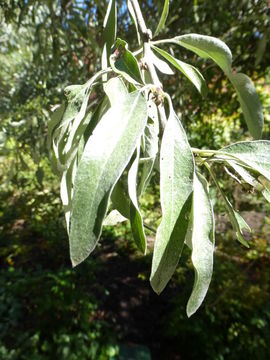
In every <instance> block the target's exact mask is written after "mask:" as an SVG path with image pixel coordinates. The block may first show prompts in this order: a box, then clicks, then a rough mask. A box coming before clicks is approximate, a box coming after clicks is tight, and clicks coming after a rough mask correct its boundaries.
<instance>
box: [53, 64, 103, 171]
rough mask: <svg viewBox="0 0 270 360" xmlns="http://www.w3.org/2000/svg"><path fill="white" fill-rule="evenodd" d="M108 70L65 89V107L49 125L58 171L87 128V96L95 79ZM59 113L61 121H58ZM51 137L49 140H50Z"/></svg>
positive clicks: (66, 161)
mask: <svg viewBox="0 0 270 360" xmlns="http://www.w3.org/2000/svg"><path fill="white" fill-rule="evenodd" d="M106 72H108V70H101V71H99V72H98V73H96V74H95V75H94V76H93V77H92V78H91V79H89V80H88V81H87V82H86V83H85V84H83V85H72V86H68V87H67V88H66V89H65V92H66V96H67V105H66V107H65V108H64V107H61V108H60V109H59V113H56V114H55V116H56V117H58V119H52V122H51V124H50V127H51V129H52V131H50V134H51V137H50V138H49V140H48V141H51V142H52V146H53V150H54V154H55V158H56V165H57V169H58V171H59V172H60V173H62V172H63V171H65V170H66V169H67V168H68V167H69V166H70V163H71V162H72V160H73V158H74V156H75V155H76V153H77V148H78V144H79V141H80V138H81V136H82V135H83V133H84V131H85V130H86V128H87V125H88V123H89V121H90V118H91V116H89V114H87V111H88V109H87V105H88V101H89V96H90V93H91V90H92V87H93V85H94V84H95V82H96V80H97V79H98V78H99V77H101V76H102V75H103V74H105V73H106ZM59 115H61V121H59ZM50 139H51V140H50Z"/></svg>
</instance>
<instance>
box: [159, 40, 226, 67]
mask: <svg viewBox="0 0 270 360" xmlns="http://www.w3.org/2000/svg"><path fill="white" fill-rule="evenodd" d="M154 43H156V44H160V43H174V44H177V45H180V46H182V47H184V48H186V49H188V50H191V51H193V52H194V53H195V54H197V55H199V56H200V57H202V58H204V59H212V60H213V61H214V62H215V63H216V64H217V65H218V66H219V67H221V69H222V70H223V71H224V72H225V73H226V74H228V73H230V72H231V65H232V53H231V50H230V49H229V48H228V46H227V45H226V44H225V43H224V42H223V41H221V40H220V39H217V38H215V37H213V36H206V35H199V34H185V35H181V36H176V37H174V38H172V39H165V40H158V41H156V42H154Z"/></svg>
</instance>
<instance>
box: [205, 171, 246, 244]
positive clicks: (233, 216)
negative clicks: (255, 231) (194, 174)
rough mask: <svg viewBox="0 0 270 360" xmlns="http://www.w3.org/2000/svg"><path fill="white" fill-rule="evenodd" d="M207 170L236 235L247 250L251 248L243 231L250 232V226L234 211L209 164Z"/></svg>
mask: <svg viewBox="0 0 270 360" xmlns="http://www.w3.org/2000/svg"><path fill="white" fill-rule="evenodd" d="M205 166H206V168H207V169H208V171H209V172H210V174H211V176H212V178H213V180H214V182H215V184H216V186H217V188H218V190H219V192H220V194H221V196H222V198H223V200H224V204H225V207H226V210H227V212H228V215H229V218H230V221H231V224H232V227H233V228H234V230H235V234H236V236H237V240H238V241H239V242H240V243H241V244H242V245H244V246H246V247H247V248H248V247H249V245H248V243H247V241H246V240H245V239H244V237H243V229H246V230H248V231H251V230H250V227H249V226H248V224H247V223H246V222H245V220H244V219H243V218H242V216H241V215H240V214H239V213H238V212H237V211H235V210H234V208H233V206H232V204H231V202H230V201H229V199H228V198H227V196H226V194H225V193H224V191H223V190H222V188H221V187H220V185H219V182H218V180H217V179H216V176H215V174H214V173H213V171H212V170H211V167H210V166H209V165H208V164H205Z"/></svg>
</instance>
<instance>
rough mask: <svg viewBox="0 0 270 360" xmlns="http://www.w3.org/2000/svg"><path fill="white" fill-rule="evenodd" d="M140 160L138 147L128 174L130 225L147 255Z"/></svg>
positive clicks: (134, 236)
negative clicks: (139, 185)
mask: <svg viewBox="0 0 270 360" xmlns="http://www.w3.org/2000/svg"><path fill="white" fill-rule="evenodd" d="M139 159H140V146H137V155H136V158H135V160H134V162H133V164H132V165H131V168H130V170H129V172H128V193H129V197H130V200H131V201H130V225H131V230H132V234H133V238H134V241H135V243H136V245H137V246H138V248H139V249H140V250H141V251H142V253H144V254H145V253H146V237H145V233H144V227H143V219H142V215H141V212H140V209H139V204H138V200H137V173H138V166H139Z"/></svg>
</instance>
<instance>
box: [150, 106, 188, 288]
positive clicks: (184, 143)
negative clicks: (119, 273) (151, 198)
mask: <svg viewBox="0 0 270 360" xmlns="http://www.w3.org/2000/svg"><path fill="white" fill-rule="evenodd" d="M170 106H171V110H170V116H169V119H168V122H167V124H166V127H165V130H164V134H163V138H162V143H161V150H160V201H161V208H162V220H161V223H160V225H159V227H158V230H157V235H156V240H155V246H154V253H153V261H152V271H151V278H150V281H151V285H152V287H153V289H154V291H155V292H156V293H158V294H160V293H161V292H162V290H163V289H164V288H165V286H166V285H167V283H168V281H169V280H170V278H171V276H172V275H173V273H174V271H175V269H176V266H177V264H178V261H179V258H180V255H181V252H182V248H183V245H184V241H185V236H186V232H187V226H188V221H189V215H190V210H191V201H192V200H191V195H192V189H193V174H194V160H193V155H192V152H191V149H190V146H189V143H188V140H187V137H186V133H185V131H184V129H183V126H182V124H181V122H180V120H179V119H178V117H177V115H176V114H175V112H174V111H173V109H172V105H171V104H170Z"/></svg>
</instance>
